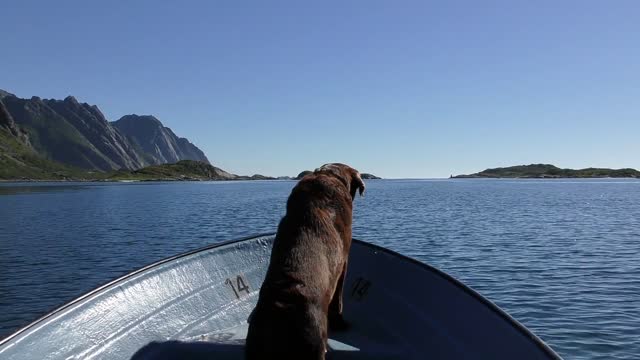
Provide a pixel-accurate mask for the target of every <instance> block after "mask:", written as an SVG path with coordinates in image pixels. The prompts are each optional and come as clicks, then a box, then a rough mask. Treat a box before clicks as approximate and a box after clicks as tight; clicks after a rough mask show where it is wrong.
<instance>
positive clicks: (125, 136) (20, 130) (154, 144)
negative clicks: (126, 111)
mask: <svg viewBox="0 0 640 360" xmlns="http://www.w3.org/2000/svg"><path fill="white" fill-rule="evenodd" d="M0 101H1V102H2V106H1V108H0V112H1V113H0V127H2V128H3V129H4V130H5V131H4V132H3V137H2V139H0V146H2V144H4V146H3V147H0V151H8V150H2V148H5V149H8V148H9V145H7V144H9V143H12V144H13V142H14V140H15V141H17V142H19V143H21V144H22V145H20V146H21V148H22V147H26V148H29V149H31V150H30V151H31V152H32V153H33V154H35V155H37V156H39V157H40V158H41V159H42V160H45V161H49V162H52V163H58V165H61V164H62V165H63V166H68V167H72V168H78V169H86V170H97V171H102V172H105V171H112V170H118V169H128V170H134V169H140V168H142V167H145V166H149V165H156V164H163V163H167V162H177V161H180V160H198V161H203V162H205V163H208V162H209V161H208V159H207V158H206V156H205V155H204V153H202V151H201V150H200V149H198V148H197V147H196V146H195V145H193V144H191V143H190V142H189V141H188V140H187V139H184V138H179V137H178V136H176V135H175V134H174V133H173V131H171V129H169V128H166V127H164V126H162V123H160V121H159V120H157V119H156V118H154V117H152V116H136V115H129V116H125V117H123V118H122V119H120V120H118V121H116V122H114V123H110V122H109V121H107V119H106V118H105V116H104V115H103V114H102V112H101V111H100V109H99V108H98V107H97V106H95V105H89V104H87V103H80V102H78V101H77V100H76V99H75V98H74V97H73V96H68V97H67V98H65V99H64V100H54V99H41V98H39V97H37V96H34V97H32V98H30V99H21V98H18V97H16V96H15V95H13V94H11V93H8V92H6V91H3V90H0ZM138 121H140V124H137V122H138ZM121 129H122V130H121ZM14 145H15V144H14ZM12 146H13V145H12ZM23 150H24V149H23Z"/></svg>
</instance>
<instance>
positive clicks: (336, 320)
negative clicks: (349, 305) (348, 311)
mask: <svg viewBox="0 0 640 360" xmlns="http://www.w3.org/2000/svg"><path fill="white" fill-rule="evenodd" d="M350 327H351V324H349V323H348V322H347V321H346V320H345V319H344V317H342V315H338V316H330V317H329V330H332V331H347V330H349V328H350Z"/></svg>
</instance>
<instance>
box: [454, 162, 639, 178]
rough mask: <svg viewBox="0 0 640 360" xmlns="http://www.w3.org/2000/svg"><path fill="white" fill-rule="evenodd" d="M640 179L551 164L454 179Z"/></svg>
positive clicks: (629, 172) (624, 172) (625, 172)
mask: <svg viewBox="0 0 640 360" xmlns="http://www.w3.org/2000/svg"><path fill="white" fill-rule="evenodd" d="M601 177H616V178H623V177H624V178H631V177H633V178H640V171H637V170H635V169H603V168H587V169H580V170H573V169H561V168H558V167H556V166H554V165H550V164H531V165H518V166H510V167H503V168H494V169H487V170H484V171H481V172H479V173H475V174H471V175H458V176H452V178H601Z"/></svg>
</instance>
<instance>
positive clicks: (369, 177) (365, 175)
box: [294, 170, 382, 180]
mask: <svg viewBox="0 0 640 360" xmlns="http://www.w3.org/2000/svg"><path fill="white" fill-rule="evenodd" d="M312 173H313V171H311V170H305V171H303V172H301V173H300V174H298V176H296V177H295V178H294V179H295V180H300V179H302V178H303V177H305V176H306V175H309V174H312ZM360 177H361V178H363V179H364V180H380V179H382V178H381V177H378V176H375V175H373V174H369V173H362V174H360Z"/></svg>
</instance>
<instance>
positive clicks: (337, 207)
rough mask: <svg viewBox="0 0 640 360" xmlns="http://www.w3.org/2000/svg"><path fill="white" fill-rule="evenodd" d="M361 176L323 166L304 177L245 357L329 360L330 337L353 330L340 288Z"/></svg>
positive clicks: (281, 231)
mask: <svg viewBox="0 0 640 360" xmlns="http://www.w3.org/2000/svg"><path fill="white" fill-rule="evenodd" d="M364 189H365V185H364V182H363V181H362V178H361V177H360V173H359V172H358V171H357V170H355V169H353V168H351V167H350V166H348V165H344V164H339V163H334V164H325V165H323V166H322V167H320V168H318V169H316V170H315V171H314V172H313V173H312V174H309V175H307V176H305V177H304V178H302V179H301V180H300V182H298V184H297V185H296V186H295V187H294V188H293V190H292V191H291V195H290V196H289V200H288V201H287V211H286V214H285V216H284V217H283V218H282V220H281V221H280V225H279V226H278V232H277V234H276V237H275V240H274V243H273V251H272V253H271V260H270V263H269V268H268V270H267V275H266V278H265V281H264V283H263V284H262V288H261V289H260V295H259V299H258V304H257V305H256V308H255V310H254V312H253V314H252V316H251V319H250V320H249V331H248V334H247V341H246V348H245V354H246V358H247V359H249V360H252V359H324V358H325V353H326V352H327V332H328V329H329V328H330V329H331V330H344V329H346V327H347V326H348V325H347V323H346V321H345V320H344V318H343V315H342V288H343V282H344V278H345V275H346V270H347V260H348V259H347V258H348V255H349V248H350V247H351V221H352V209H353V206H352V202H353V199H354V198H355V196H356V192H359V193H360V195H362V194H363V192H364Z"/></svg>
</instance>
